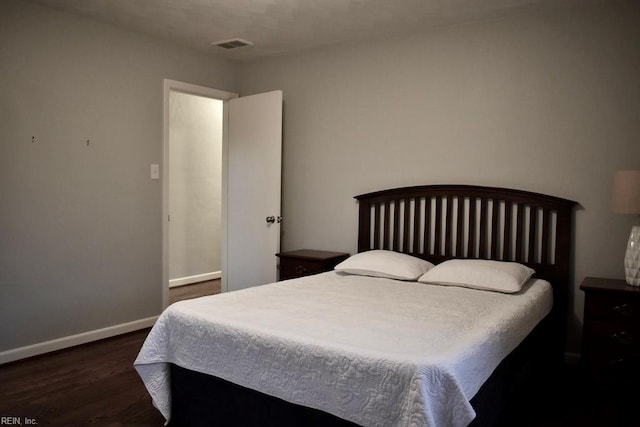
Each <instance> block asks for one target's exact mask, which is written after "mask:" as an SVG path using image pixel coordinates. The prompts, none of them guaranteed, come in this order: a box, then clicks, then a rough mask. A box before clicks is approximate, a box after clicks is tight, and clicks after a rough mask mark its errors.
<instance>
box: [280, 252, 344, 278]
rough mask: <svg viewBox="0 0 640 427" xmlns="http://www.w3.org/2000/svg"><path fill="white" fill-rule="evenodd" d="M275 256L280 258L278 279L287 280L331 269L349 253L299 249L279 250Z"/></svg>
mask: <svg viewBox="0 0 640 427" xmlns="http://www.w3.org/2000/svg"><path fill="white" fill-rule="evenodd" d="M276 256H277V257H278V258H280V280H287V279H295V278H296V277H302V276H310V275H312V274H318V273H324V272H325V271H331V270H333V267H335V266H336V265H337V264H338V263H340V262H342V261H344V260H345V259H347V258H348V257H349V254H347V253H344V252H329V251H316V250H312V249H299V250H297V251H288V252H280V253H278V254H276Z"/></svg>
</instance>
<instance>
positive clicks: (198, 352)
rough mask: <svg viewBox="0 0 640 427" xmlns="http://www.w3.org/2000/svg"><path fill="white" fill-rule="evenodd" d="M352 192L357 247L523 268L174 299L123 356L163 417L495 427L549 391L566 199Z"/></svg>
mask: <svg viewBox="0 0 640 427" xmlns="http://www.w3.org/2000/svg"><path fill="white" fill-rule="evenodd" d="M356 199H357V201H358V204H359V227H358V255H367V254H370V253H375V252H377V251H380V252H390V253H393V254H406V255H408V256H409V257H413V258H415V259H420V260H425V261H428V262H430V263H433V264H435V265H438V266H439V267H441V266H445V265H447V264H449V263H451V262H456V261H451V260H460V259H467V260H495V261H500V262H501V263H504V264H506V263H518V265H520V266H522V268H526V267H530V268H532V269H533V270H535V275H534V277H533V278H531V279H530V280H527V281H526V283H525V284H524V285H523V286H522V289H519V288H518V290H517V291H515V292H514V293H510V294H506V293H503V292H489V291H486V290H479V289H469V288H461V287H459V286H442V283H439V284H431V283H421V282H418V281H416V280H411V281H407V280H403V281H399V280H397V278H395V277H394V278H389V277H370V276H362V275H358V274H346V273H345V272H342V271H341V272H328V273H324V274H321V275H316V276H312V277H306V278H301V279H295V280H291V281H284V282H278V283H275V284H270V285H265V286H260V287H256V288H251V289H248V290H243V291H237V292H231V293H227V294H223V295H219V296H213V297H203V298H200V299H198V300H193V301H191V302H184V303H178V304H176V305H175V306H171V307H170V308H169V309H167V310H166V311H165V313H163V315H162V316H161V318H160V319H159V321H158V322H157V323H156V325H155V326H154V328H153V329H152V331H151V333H150V334H149V337H148V338H147V341H146V342H145V344H144V346H143V348H142V350H141V352H140V355H139V356H138V359H137V360H136V362H135V366H136V369H137V370H138V372H139V374H140V375H141V377H142V378H143V381H144V382H145V385H146V386H147V389H148V390H149V392H150V393H151V395H152V397H153V400H154V405H156V406H157V407H158V408H159V409H160V411H161V412H162V413H163V415H164V416H165V417H166V418H168V421H169V425H175V426H201V425H202V426H204V425H233V426H236V425H274V426H276V425H277V426H282V425H317V426H347V425H397V426H404V425H407V426H409V425H411V426H414V425H415V426H422V425H423V426H445V425H455V426H457V425H467V424H469V423H471V425H474V426H478V425H496V424H498V423H499V422H501V421H502V422H503V421H504V420H505V419H506V417H508V416H509V414H510V412H512V411H520V410H522V409H523V408H524V409H527V408H531V405H532V399H534V398H537V397H539V396H540V395H541V393H540V391H541V390H543V389H544V388H545V387H549V384H548V383H546V382H545V381H552V378H553V376H554V375H555V374H556V373H557V369H559V367H560V366H561V363H562V359H563V353H564V330H565V323H566V311H567V309H566V306H567V292H568V287H569V283H570V279H571V277H570V275H571V270H570V265H571V242H572V229H573V207H574V205H575V203H574V202H572V201H569V200H564V199H560V198H557V197H552V196H546V195H541V194H536V193H530V192H524V191H519V190H511V189H503V188H489V187H477V186H459V185H458V186H451V185H447V186H443V185H439V186H419V187H409V188H400V189H392V190H384V191H380V192H375V193H368V194H364V195H360V196H356ZM354 258H355V257H354ZM447 261H448V262H447ZM432 271H436V268H433V270H432ZM347 273H349V272H347ZM425 274H428V273H425ZM523 283H524V282H523ZM247 307H250V309H245V308H247ZM496 307H501V308H500V309H497V308H496ZM469 319H473V320H474V321H473V322H470V321H469ZM434 323H442V325H440V327H439V328H435V327H434V326H433V325H434ZM478 323H479V324H483V325H484V326H483V328H476V326H475V325H476V324H478ZM467 325H474V326H473V327H471V326H469V327H467ZM497 325H502V326H504V327H505V328H504V331H506V332H501V331H499V330H498V329H499V328H498V327H497ZM457 337H461V338H464V340H462V341H458V338H457ZM462 342H464V345H463V344H461V343H462ZM433 349H436V350H437V351H436V350H433ZM445 355H446V356H447V357H444V356H445Z"/></svg>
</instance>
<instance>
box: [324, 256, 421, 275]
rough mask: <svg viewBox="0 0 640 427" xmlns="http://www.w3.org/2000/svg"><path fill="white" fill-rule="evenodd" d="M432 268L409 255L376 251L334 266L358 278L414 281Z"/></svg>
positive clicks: (352, 257) (337, 269) (350, 258)
mask: <svg viewBox="0 0 640 427" xmlns="http://www.w3.org/2000/svg"><path fill="white" fill-rule="evenodd" d="M432 267H433V264H431V263H430V262H428V261H425V260H423V259H420V258H416V257H413V256H411V255H407V254H401V253H399V252H393V251H385V250H380V249H376V250H372V251H367V252H360V253H359V254H355V255H352V256H351V257H349V258H347V259H346V260H344V261H342V262H341V263H340V264H338V265H336V267H335V270H336V271H340V272H343V273H348V274H357V275H360V276H373V277H386V278H388V279H399V280H416V279H417V278H418V277H420V276H421V275H423V274H424V273H425V272H427V271H428V270H429V269H430V268H432Z"/></svg>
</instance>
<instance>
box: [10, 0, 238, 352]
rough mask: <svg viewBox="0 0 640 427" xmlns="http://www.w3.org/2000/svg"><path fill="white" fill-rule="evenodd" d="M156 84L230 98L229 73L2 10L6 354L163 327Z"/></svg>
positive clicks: (109, 33)
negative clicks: (158, 321)
mask: <svg viewBox="0 0 640 427" xmlns="http://www.w3.org/2000/svg"><path fill="white" fill-rule="evenodd" d="M163 78H170V79H174V80H180V81H186V82H189V83H194V84H200V85H204V86H210V87H215V88H218V89H222V90H228V91H235V90H236V70H235V66H234V65H233V64H232V63H229V62H226V61H222V60H216V59H212V58H210V57H207V56H204V55H202V54H197V53H192V52H191V51H189V50H187V49H184V48H183V47H181V46H176V45H173V44H169V43H165V42H162V41H157V40H154V39H151V38H148V37H145V36H141V35H136V34H134V33H130V32H126V31H124V30H120V29H117V28H115V27H111V26H107V25H102V24H99V23H96V22H93V21H90V20H86V19H82V18H77V17H74V16H72V15H69V14H64V13H58V12H54V11H51V10H49V9H45V8H42V7H40V6H35V5H32V4H28V3H25V2H21V1H16V0H3V1H2V2H0V324H1V325H2V327H1V328H0V351H3V350H6V349H11V348H16V347H20V346H25V345H29V344H34V343H38V342H43V341H46V340H51V339H55V338H60V337H64V336H69V335H73V334H77V333H81V332H86V331H91V330H95V329H98V328H103V327H107V326H110V325H116V324H121V323H125V322H129V321H134V320H138V319H143V318H146V317H149V316H153V315H157V314H159V312H160V310H161V308H162V283H161V282H162V222H161V212H162V189H161V180H158V181H152V180H151V179H150V177H149V165H150V164H151V163H161V161H162V120H163V113H162V94H163V81H162V79H163ZM32 136H35V142H34V143H32V142H31V139H32ZM87 139H90V141H91V143H90V145H89V146H88V147H87V145H86V140H87Z"/></svg>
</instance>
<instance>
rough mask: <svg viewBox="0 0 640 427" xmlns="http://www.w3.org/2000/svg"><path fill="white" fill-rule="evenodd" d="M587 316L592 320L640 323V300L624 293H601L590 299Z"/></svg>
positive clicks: (586, 306) (586, 309) (586, 308)
mask: <svg viewBox="0 0 640 427" xmlns="http://www.w3.org/2000/svg"><path fill="white" fill-rule="evenodd" d="M585 316H586V317H587V318H589V319H591V320H609V321H613V322H624V323H627V322H630V323H635V324H640V300H639V299H631V298H629V297H625V296H623V295H608V294H600V295H598V297H597V298H589V299H588V301H587V303H586V304H585Z"/></svg>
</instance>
